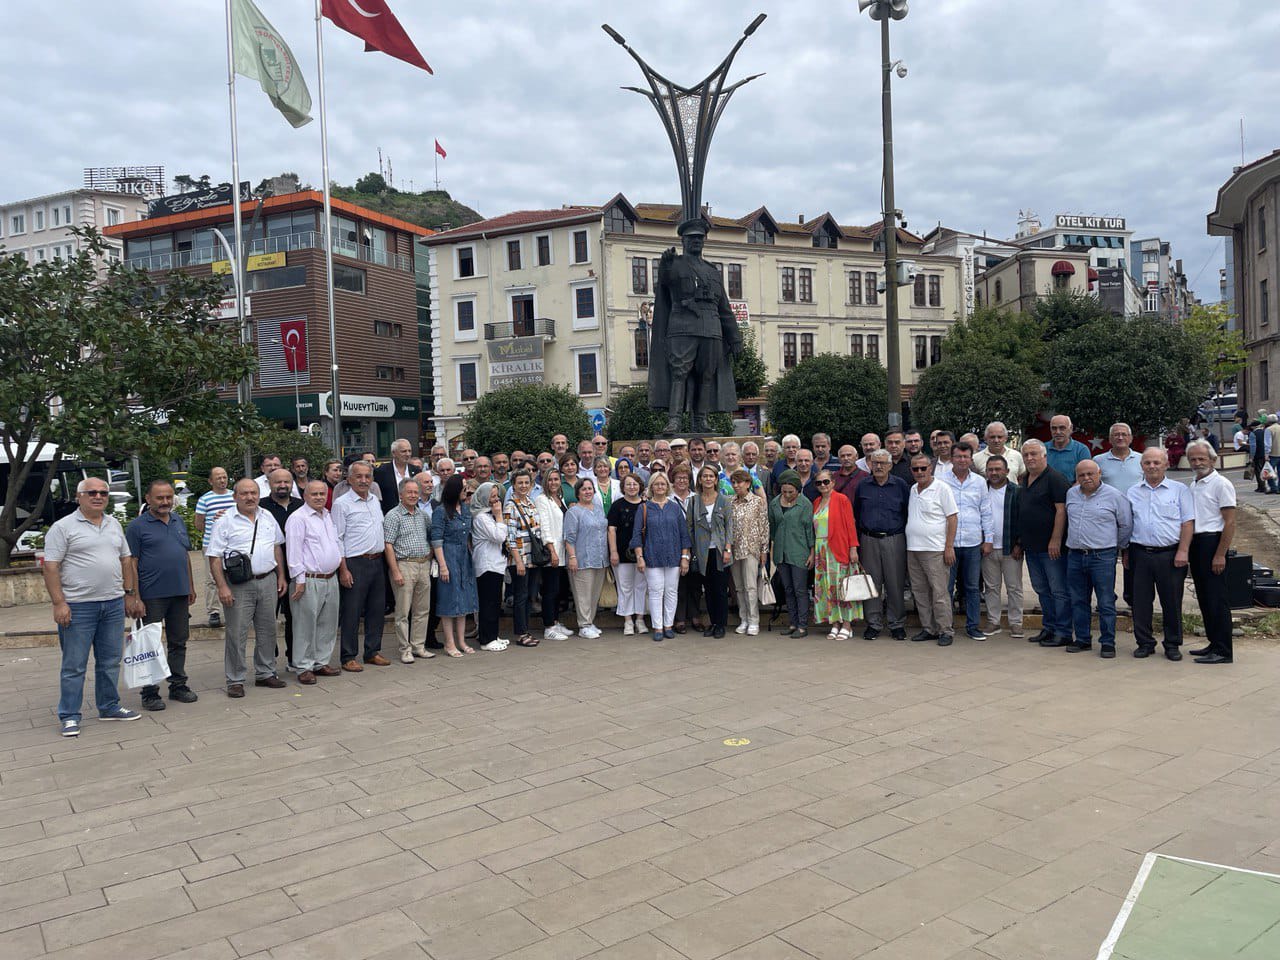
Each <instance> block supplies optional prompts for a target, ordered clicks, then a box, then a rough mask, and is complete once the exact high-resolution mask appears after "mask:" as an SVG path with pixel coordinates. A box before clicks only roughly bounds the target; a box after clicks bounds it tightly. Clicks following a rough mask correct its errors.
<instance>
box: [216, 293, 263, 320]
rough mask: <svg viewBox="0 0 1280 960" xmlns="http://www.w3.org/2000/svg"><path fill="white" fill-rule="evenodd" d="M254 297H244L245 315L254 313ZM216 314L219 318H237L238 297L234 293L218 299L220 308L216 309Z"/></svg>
mask: <svg viewBox="0 0 1280 960" xmlns="http://www.w3.org/2000/svg"><path fill="white" fill-rule="evenodd" d="M252 305H253V298H252V297H245V298H244V315H245V316H246V317H247V316H250V315H251V313H252ZM214 316H216V317H217V318H218V319H219V320H234V319H235V318H236V298H235V295H234V294H232V295H231V296H229V297H223V298H222V299H221V300H219V301H218V309H217V310H216V311H214Z"/></svg>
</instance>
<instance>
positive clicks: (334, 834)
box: [192, 813, 406, 867]
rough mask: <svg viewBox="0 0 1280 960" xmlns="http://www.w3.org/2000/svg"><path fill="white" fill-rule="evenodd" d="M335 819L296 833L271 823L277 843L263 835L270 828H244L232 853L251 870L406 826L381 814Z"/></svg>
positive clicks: (392, 816) (291, 827) (402, 820)
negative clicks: (324, 825) (310, 851)
mask: <svg viewBox="0 0 1280 960" xmlns="http://www.w3.org/2000/svg"><path fill="white" fill-rule="evenodd" d="M335 819H336V820H337V821H338V822H337V824H336V825H335V826H332V827H327V828H326V827H320V828H318V829H315V830H298V829H297V828H296V826H295V825H294V824H292V823H288V822H287V821H273V824H271V825H274V826H275V828H276V830H277V831H278V833H279V835H281V838H280V839H275V838H273V837H272V835H271V834H270V833H268V832H266V829H265V828H266V827H268V826H271V825H268V824H263V831H262V832H261V833H260V832H259V830H258V828H255V827H246V828H245V830H244V833H245V842H244V843H243V844H241V845H240V846H239V847H235V848H232V849H233V851H234V853H235V856H236V857H237V858H238V859H239V860H240V862H241V863H243V864H244V865H245V866H246V867H252V866H256V865H257V864H260V863H267V862H268V861H271V860H280V859H282V858H284V857H289V856H293V855H294V854H298V853H305V852H307V851H309V850H320V849H321V848H323V847H327V846H332V845H333V844H335V843H342V842H344V841H347V840H356V839H359V838H360V837H368V836H373V835H374V834H378V833H382V832H383V831H384V830H389V829H391V828H392V827H398V826H401V825H402V824H404V823H405V822H406V821H405V818H404V816H403V815H402V814H399V813H384V814H380V815H377V816H372V817H367V818H357V819H354V820H351V819H348V818H347V817H346V816H345V814H344V815H342V816H340V817H336V818H335ZM321 822H322V821H321ZM197 843H199V841H197ZM192 845H193V846H195V845H196V844H192Z"/></svg>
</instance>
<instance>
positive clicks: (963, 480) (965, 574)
mask: <svg viewBox="0 0 1280 960" xmlns="http://www.w3.org/2000/svg"><path fill="white" fill-rule="evenodd" d="M973 452H974V451H973V447H972V446H970V445H969V444H967V443H957V444H956V445H955V446H953V447H952V448H951V464H950V466H951V469H950V470H948V471H946V472H945V473H943V474H942V477H941V479H942V482H943V483H945V484H946V485H947V486H948V487H950V488H951V494H952V496H953V497H954V498H955V501H956V510H957V515H956V538H955V553H956V562H955V563H954V564H952V565H951V571H950V575H949V578H948V581H947V595H948V596H951V595H953V594H954V593H955V587H956V580H957V579H960V581H961V583H962V584H964V621H965V622H964V628H965V633H967V634H968V635H969V637H970V639H973V640H985V639H987V634H985V633H983V632H982V629H981V626H980V625H979V622H978V617H979V613H980V611H981V607H980V597H981V595H980V593H979V592H978V591H979V583H980V582H981V577H982V558H983V557H984V556H986V555H987V554H988V553H990V552H991V544H992V536H993V533H992V527H991V496H990V494H989V492H988V490H987V481H986V480H984V479H983V478H982V477H981V476H979V475H978V474H976V473H974V472H973V470H972V467H973ZM961 578H962V579H961Z"/></svg>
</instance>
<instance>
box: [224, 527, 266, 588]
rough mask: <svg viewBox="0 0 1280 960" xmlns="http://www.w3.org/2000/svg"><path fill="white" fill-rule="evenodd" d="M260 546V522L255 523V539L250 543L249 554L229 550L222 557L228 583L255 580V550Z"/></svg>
mask: <svg viewBox="0 0 1280 960" xmlns="http://www.w3.org/2000/svg"><path fill="white" fill-rule="evenodd" d="M257 545H258V521H257V520H254V521H253V539H252V540H250V541H249V553H248V554H243V553H241V552H240V551H239V550H228V551H227V552H226V553H225V554H223V555H222V572H223V574H225V575H226V578H227V583H234V584H237V585H239V584H241V583H248V582H249V581H250V580H252V579H253V548H254V547H255V546H257Z"/></svg>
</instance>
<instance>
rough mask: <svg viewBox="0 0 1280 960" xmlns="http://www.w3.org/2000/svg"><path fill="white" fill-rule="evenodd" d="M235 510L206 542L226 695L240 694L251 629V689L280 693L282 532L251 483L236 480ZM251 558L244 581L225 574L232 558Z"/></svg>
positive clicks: (284, 580) (283, 578) (283, 576)
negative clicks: (218, 611)
mask: <svg viewBox="0 0 1280 960" xmlns="http://www.w3.org/2000/svg"><path fill="white" fill-rule="evenodd" d="M235 498H236V508H235V509H234V510H229V511H227V513H225V514H224V515H223V517H222V519H221V520H219V521H218V522H217V523H215V524H214V525H213V533H212V535H211V536H210V537H209V539H208V540H207V541H206V542H205V546H204V555H205V556H206V557H208V558H209V572H210V573H212V574H213V580H214V582H215V583H216V584H217V585H218V600H219V601H220V602H221V603H222V606H223V609H224V610H225V611H226V613H225V615H224V618H223V619H224V620H225V621H226V638H225V649H224V651H223V667H224V670H225V672H226V677H227V696H228V697H233V698H239V697H243V696H244V682H245V677H246V675H247V673H248V665H247V664H246V663H245V657H244V644H245V641H246V640H248V639H249V626H250V625H252V626H253V672H254V686H258V687H270V688H272V689H279V688H280V687H283V686H284V685H285V682H284V681H283V680H281V679H280V678H279V677H278V676H276V605H277V603H278V602H279V599H280V597H282V596H284V591H285V588H286V587H287V585H288V584H287V571H286V569H285V565H284V552H283V551H282V550H281V545H282V544H283V543H284V532H283V531H282V530H281V529H280V525H279V524H278V523H276V518H275V517H273V516H272V515H271V514H270V513H268V512H267V511H266V510H262V509H260V508H259V506H258V485H257V483H256V482H254V481H253V480H249V479H244V480H238V481H236V486H235ZM237 554H239V555H243V556H244V557H247V558H248V560H249V570H248V579H247V580H244V581H242V582H240V583H233V582H231V579H230V578H229V577H228V576H227V569H226V565H227V561H228V560H232V561H233V565H235V564H234V561H235V559H236V555H237Z"/></svg>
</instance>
